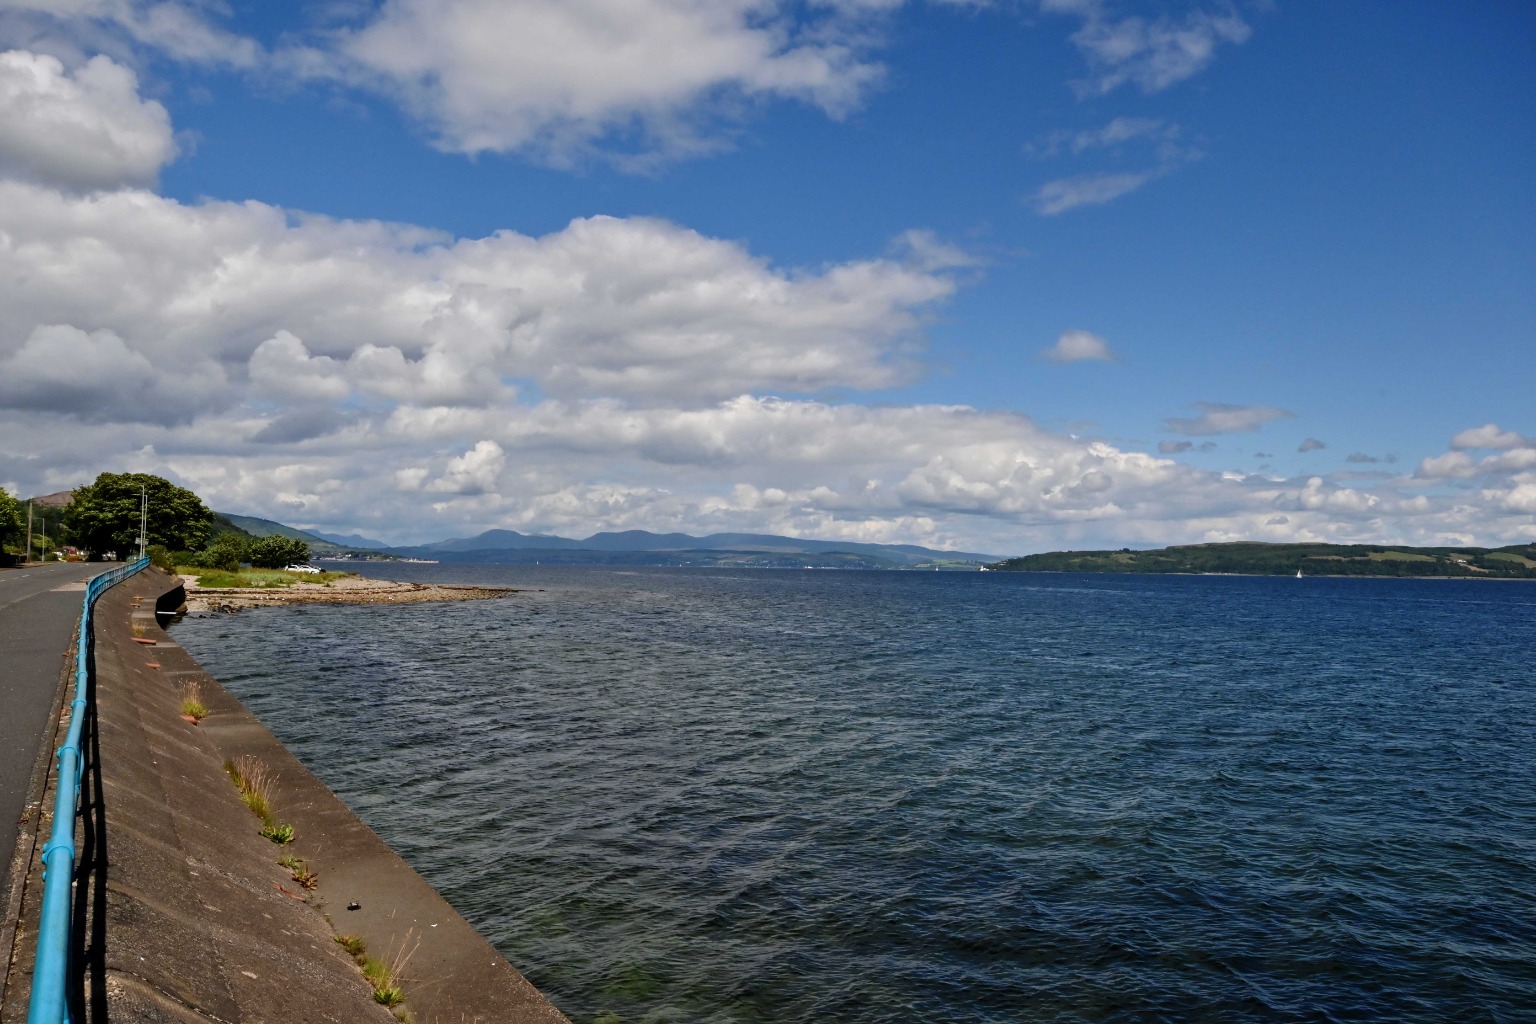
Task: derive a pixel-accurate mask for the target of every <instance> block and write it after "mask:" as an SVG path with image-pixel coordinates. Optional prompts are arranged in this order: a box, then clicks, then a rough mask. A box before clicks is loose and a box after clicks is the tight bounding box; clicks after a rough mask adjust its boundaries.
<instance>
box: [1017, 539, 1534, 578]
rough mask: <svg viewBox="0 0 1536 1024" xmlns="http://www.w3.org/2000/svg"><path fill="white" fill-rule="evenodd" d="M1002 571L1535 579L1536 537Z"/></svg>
mask: <svg viewBox="0 0 1536 1024" xmlns="http://www.w3.org/2000/svg"><path fill="white" fill-rule="evenodd" d="M988 568H989V569H992V570H995V571H998V572H1094V573H1164V574H1181V575H1205V576H1210V575H1220V576H1295V575H1296V574H1297V573H1298V572H1299V573H1300V574H1301V575H1302V576H1303V577H1306V576H1373V577H1388V578H1400V579H1402V578H1408V579H1516V580H1518V579H1536V544H1514V545H1510V546H1508V547H1502V548H1476V547H1458V548H1449V547H1433V548H1429V547H1410V546H1406V545H1383V544H1264V543H1257V542H1251V541H1238V542H1231V543H1220V544H1189V545H1181V546H1176V547H1167V548H1158V549H1156V550H1149V551H1133V550H1131V549H1130V548H1121V549H1119V550H1116V551H1111V550H1103V551H1051V552H1046V553H1044V554H1038V555H1024V556H1022V557H1020V558H1009V559H1005V560H1003V561H1001V562H997V563H994V564H993V565H990V566H988Z"/></svg>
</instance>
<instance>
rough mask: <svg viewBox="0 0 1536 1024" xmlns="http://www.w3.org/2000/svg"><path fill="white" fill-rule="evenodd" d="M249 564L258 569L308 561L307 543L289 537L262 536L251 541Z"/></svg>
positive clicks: (278, 567) (281, 566)
mask: <svg viewBox="0 0 1536 1024" xmlns="http://www.w3.org/2000/svg"><path fill="white" fill-rule="evenodd" d="M250 553H251V564H252V565H254V566H255V567H256V568H258V569H281V568H283V567H284V566H288V565H294V564H296V563H299V562H307V561H309V545H308V544H306V543H304V542H303V541H301V540H295V539H293V538H291V537H278V536H273V537H263V538H261V539H260V540H257V541H252V542H251V547H250Z"/></svg>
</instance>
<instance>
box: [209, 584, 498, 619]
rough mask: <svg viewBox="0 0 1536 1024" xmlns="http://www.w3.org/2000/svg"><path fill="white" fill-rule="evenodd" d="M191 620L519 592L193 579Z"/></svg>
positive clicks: (447, 586) (446, 586)
mask: <svg viewBox="0 0 1536 1024" xmlns="http://www.w3.org/2000/svg"><path fill="white" fill-rule="evenodd" d="M181 581H182V583H183V585H184V586H185V588H186V595H187V604H186V609H185V611H186V613H187V614H189V615H198V614H209V613H229V612H237V611H243V610H244V609H247V608H267V607H273V606H276V605H286V604H412V603H416V602H421V601H484V600H490V599H493V598H498V597H505V596H506V595H507V594H514V593H516V592H517V590H516V588H513V587H476V586H462V585H455V584H447V583H401V582H398V581H396V580H371V579H365V578H363V577H361V576H347V577H343V578H342V579H339V580H332V581H331V582H330V583H290V584H289V585H287V586H284V587H227V588H223V587H200V586H198V585H197V577H196V576H182V577H181Z"/></svg>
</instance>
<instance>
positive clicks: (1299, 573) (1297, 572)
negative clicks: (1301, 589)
mask: <svg viewBox="0 0 1536 1024" xmlns="http://www.w3.org/2000/svg"><path fill="white" fill-rule="evenodd" d="M1296 578H1297V579H1301V570H1300V569H1297V570H1296Z"/></svg>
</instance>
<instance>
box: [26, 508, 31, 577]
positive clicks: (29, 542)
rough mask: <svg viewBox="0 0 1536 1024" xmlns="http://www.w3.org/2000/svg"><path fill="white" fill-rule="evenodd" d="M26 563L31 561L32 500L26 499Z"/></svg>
mask: <svg viewBox="0 0 1536 1024" xmlns="http://www.w3.org/2000/svg"><path fill="white" fill-rule="evenodd" d="M26 560H27V561H29V562H30V561H32V499H31V498H28V499H27V558H26Z"/></svg>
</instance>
